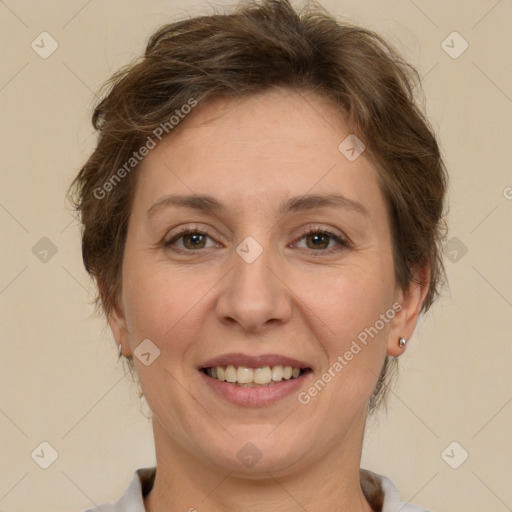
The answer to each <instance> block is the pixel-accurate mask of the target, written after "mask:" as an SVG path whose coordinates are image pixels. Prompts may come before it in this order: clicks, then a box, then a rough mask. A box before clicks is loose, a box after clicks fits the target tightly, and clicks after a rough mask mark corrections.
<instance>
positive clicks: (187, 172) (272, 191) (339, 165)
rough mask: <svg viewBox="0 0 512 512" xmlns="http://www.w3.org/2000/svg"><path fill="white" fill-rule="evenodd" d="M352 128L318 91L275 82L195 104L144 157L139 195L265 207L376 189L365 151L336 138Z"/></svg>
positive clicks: (143, 200)
mask: <svg viewBox="0 0 512 512" xmlns="http://www.w3.org/2000/svg"><path fill="white" fill-rule="evenodd" d="M349 135H351V134H350V131H349V129H348V127H347V125H346V123H345V122H344V119H343V116H342V115H341V113H340V112H339V111H338V109H337V107H336V105H335V104H334V103H333V102H332V101H331V100H329V99H328V98H326V97H324V96H321V95H318V94H316V93H311V92H309V93H307V92H295V91H290V90H286V89H284V90H283V89H276V90H272V91H268V92H265V93H261V94H257V95H252V96H248V97H245V98H242V99H233V98H228V99H226V98H216V99H214V100H210V101H208V102H206V103H204V104H201V105H199V106H197V107H196V108H195V109H194V110H193V111H192V112H191V113H190V114H189V115H188V116H187V117H186V118H185V119H184V120H183V121H181V123H180V125H179V126H178V127H177V128H175V129H174V131H173V132H172V133H171V134H170V135H169V136H167V138H165V139H164V140H163V141H162V142H161V143H160V144H159V145H158V146H157V147H156V148H155V149H153V150H152V151H151V152H150V153H149V155H148V156H146V157H145V159H144V160H143V162H142V164H141V168H140V170H139V172H140V173H141V176H140V177H139V186H138V188H139V190H138V192H137V194H136V202H137V203H142V204H144V205H148V204H150V203H153V202H154V201H155V200H156V199H158V197H160V196H161V195H162V194H163V193H164V192H167V193H181V194H185V193H186V194H208V195H215V196H216V197H218V198H219V199H220V200H221V201H226V202H231V204H235V203H237V204H238V207H239V208H242V207H243V204H244V203H246V202H247V201H249V200H250V201H252V202H253V203H254V204H256V203H258V202H259V203H261V204H262V206H263V205H265V204H268V203H269V202H281V201H282V199H283V197H285V196H289V195H296V194H306V193H308V192H314V193H337V192H339V193H343V194H344V195H346V196H347V197H349V198H352V199H354V200H359V197H360V196H361V195H362V194H363V193H364V192H365V191H366V192H367V193H370V194H372V193H373V194H379V190H378V184H377V174H376V170H375V168H374V167H373V165H372V164H371V162H370V161H369V159H368V158H367V157H366V155H365V154H364V152H363V153H362V154H361V156H360V157H359V158H357V159H356V160H354V161H350V160H349V159H347V158H346V156H345V155H344V154H343V153H341V152H340V150H339V145H340V143H341V142H342V141H343V140H344V139H346V138H347V137H348V136H349Z"/></svg>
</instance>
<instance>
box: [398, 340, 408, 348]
mask: <svg viewBox="0 0 512 512" xmlns="http://www.w3.org/2000/svg"><path fill="white" fill-rule="evenodd" d="M406 343H407V340H406V339H405V338H400V339H399V340H398V346H399V347H400V348H404V347H405V344H406Z"/></svg>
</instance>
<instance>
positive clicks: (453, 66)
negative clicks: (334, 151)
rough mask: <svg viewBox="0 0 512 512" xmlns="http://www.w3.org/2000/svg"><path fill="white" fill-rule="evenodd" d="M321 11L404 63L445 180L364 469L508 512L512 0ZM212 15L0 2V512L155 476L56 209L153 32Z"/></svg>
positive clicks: (511, 489) (143, 430)
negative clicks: (125, 72) (358, 27)
mask: <svg viewBox="0 0 512 512" xmlns="http://www.w3.org/2000/svg"><path fill="white" fill-rule="evenodd" d="M321 3H322V5H323V6H324V7H326V8H327V9H328V10H329V11H331V12H333V13H335V14H336V15H338V16H341V17H343V18H346V19H347V20H349V21H352V22H355V23H360V24H362V25H363V26H366V27H368V28H371V29H374V30H376V31H377V32H379V33H380V34H382V35H384V36H385V37H387V38H388V39H389V40H390V41H391V42H392V43H393V44H395V45H396V46H397V48H398V49H399V50H400V51H401V52H402V53H403V54H404V55H405V56H406V57H407V58H408V59H409V61H410V62H411V63H412V64H414V65H415V66H417V68H418V69H419V71H420V73H421V75H422V76H423V77H424V78H423V85H424V90H425V96H426V105H427V112H428V115H429V116H430V119H431V121H432V124H433V126H434V128H435V131H436V133H437V134H438V135H439V139H440V143H441V146H442V150H443V154H444V156H445V160H446V164H447V167H448V171H449V174H450V178H451V184H450V191H449V194H450V215H449V227H450V233H449V236H448V239H449V242H448V244H447V246H446V251H445V253H446V258H447V260H446V265H447V271H448V277H449V287H447V288H446V290H445V292H444V296H443V298H442V300H440V301H439V302H438V304H437V305H436V306H434V308H433V309H432V310H431V312H429V313H428V315H427V316H426V317H425V318H423V319H422V321H421V324H420V326H419V328H418V329H417V331H416V333H415V335H414V337H413V338H412V340H411V341H410V343H409V344H408V347H407V352H406V354H405V355H404V356H403V357H402V358H401V359H400V367H401V371H400V376H399V379H398V382H397V385H396V387H395V388H394V391H393V393H392V394H391V397H390V402H389V410H388V413H387V414H385V413H383V412H382V413H380V414H379V415H378V416H377V417H376V418H375V419H372V420H370V422H369V423H368V428H367V435H366V441H365V447H364V451H363V461H362V466H363V467H366V468H368V469H371V470H373V471H376V472H378V473H381V474H385V475H387V476H389V477H390V478H391V479H392V480H393V481H394V482H395V483H396V485H397V486H398V489H399V491H400V493H401V495H402V499H404V500H406V501H409V500H410V501H412V502H413V503H416V504H418V505H423V506H425V507H427V508H431V509H433V510H436V511H439V512H441V511H443V512H461V511H462V510H464V511H465V512H491V511H495V512H502V511H506V510H512V486H511V485H510V484H511V475H512V462H511V461H512V443H511V434H510V433H511V431H512V428H511V427H512V421H511V420H512V379H511V363H512V353H511V352H512V350H511V346H512V343H511V341H512V340H511V338H512V270H511V262H512V227H511V224H512V223H511V219H512V173H511V169H512V165H511V164H512V158H511V146H512V139H511V135H512V71H511V48H512V31H511V29H510V27H511V26H512V2H510V0H498V1H496V0H457V1H455V0H452V1H447V0H432V1H426V0H414V1H413V0H366V1H364V2H359V1H356V0H323V1H322V2H321ZM214 5H217V6H220V5H226V2H217V3H215V4H214ZM211 12H212V9H211V7H210V6H209V5H208V2H206V0H205V1H203V0H194V1H190V2H186V3H185V2H177V1H176V0H165V1H164V0H151V1H146V2H142V1H135V0H129V1H126V0H110V1H108V2H107V1H101V0H89V1H86V0H80V1H78V0H73V1H64V0H61V1H56V0H53V1H49V0H47V1H45V2H38V1H27V0H5V1H0V38H1V50H0V51H1V54H2V56H1V69H0V109H1V127H0V130H1V132H0V147H1V156H2V158H1V171H0V173H1V174H0V176H1V182H0V225H1V233H2V241H1V260H0V262H1V266H0V308H1V310H0V311H1V317H0V326H1V327H0V329H1V331H0V332H1V347H2V349H1V355H2V357H1V363H0V365H1V371H0V389H1V396H0V444H1V457H0V460H1V467H0V511H4V512H5V511H7V510H9V511H10V512H33V511H35V510H38V511H48V512H49V511H52V512H71V511H76V512H80V511H81V510H83V509H85V508H88V507H91V506H92V505H93V504H94V503H101V502H104V501H109V500H115V499H117V498H118V497H119V496H120V494H121V493H122V492H123V490H124V489H125V488H126V486H127V485H128V483H129V480H130V478H131V476H132V474H133V471H134V470H135V469H137V468H139V467H144V466H151V465H154V463H155V460H154V447H153V438H152V431H151V426H150V422H149V420H148V419H146V417H145V416H144V413H145V414H147V410H146V408H145V407H144V404H142V405H140V404H139V402H138V401H137V397H136V389H135V387H134V386H133V385H132V384H131V381H130V380H129V376H125V377H124V376H123V374H124V370H123V367H122V365H121V364H118V363H117V350H116V347H115V346H114V343H113V339H112V335H111V333H110V331H109V330H107V329H106V328H105V323H104V321H103V319H102V318H98V317H96V316H94V314H93V313H94V311H93V307H92V306H91V304H90V302H91V293H92V292H93V287H92V284H91V282H90V280H89V278H88V276H87V274H86V272H85V270H84V268H83V266H82V260H81V251H80V238H79V228H78V224H77V223H76V221H74V220H73V217H72V215H71V212H70V208H69V204H68V203H67V202H66V199H65V192H66V189H67V187H68V185H69V183H70V181H71V180H72V178H73V177H74V175H75V174H76V172H77V171H78V169H79V167H80V166H81V165H82V164H83V163H84V162H85V160H86V158H87V157H88V155H89V153H90V151H91V149H92V148H93V146H94V141H95V136H94V134H93V130H92V126H91V124H90V115H91V111H92V110H91V109H92V106H93V102H94V100H95V93H96V92H98V90H99V87H100V85H101V84H102V83H103V82H104V81H105V80H106V79H107V78H108V77H109V76H110V75H111V74H112V73H113V72H114V71H116V70H117V69H118V68H119V67H121V66H122V65H124V64H127V63H129V62H130V61H132V59H134V58H135V57H137V56H139V55H140V54H141V53H142V52H143V50H144V47H145V43H146V41H147V39H148V37H149V35H150V34H151V33H152V32H153V31H154V30H155V29H156V28H157V27H159V26H160V25H162V24H164V23H168V22H171V21H175V20H177V19H182V18H184V17H187V16H188V15H189V14H191V15H196V14H207V13H211ZM42 32H47V33H48V34H49V36H48V35H40V34H41V33H42ZM454 32H456V34H454ZM41 40H43V42H41ZM52 40H54V41H55V42H52ZM33 42H34V43H33ZM32 44H33V45H32ZM55 44H58V47H57V49H56V50H55V51H54V52H53V53H51V55H47V53H49V52H50V51H51V50H52V49H53V47H52V45H55ZM466 45H467V48H466ZM43 57H46V58H43ZM43 442H46V443H49V445H50V446H48V445H41V443H43ZM454 442H455V443H457V444H453V443H454ZM53 450H54V451H55V452H56V453H57V454H58V456H57V458H56V460H55V461H54V462H53V463H52V464H51V465H50V466H49V467H48V468H47V469H43V468H42V467H41V464H43V465H44V463H45V462H46V463H48V462H50V461H51V456H52V454H53ZM42 453H44V457H43V456H42V455H41V454H42ZM466 453H467V455H468V456H467V459H465V457H466ZM38 454H39V457H38ZM43 459H45V460H44V461H43ZM464 459H465V460H464ZM198 501H200V500H198Z"/></svg>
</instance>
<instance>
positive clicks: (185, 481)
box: [144, 419, 372, 512]
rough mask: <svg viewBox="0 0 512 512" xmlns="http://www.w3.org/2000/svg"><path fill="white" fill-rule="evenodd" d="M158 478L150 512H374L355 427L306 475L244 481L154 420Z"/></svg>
mask: <svg viewBox="0 0 512 512" xmlns="http://www.w3.org/2000/svg"><path fill="white" fill-rule="evenodd" d="M153 432H154V435H155V445H156V453H157V472H156V477H155V482H154V485H153V488H152V490H151V492H150V493H149V494H148V495H147V496H146V497H145V498H144V506H145V509H146V511H147V512H173V511H175V510H183V511H189V512H197V511H198V510H200V511H201V512H219V511H225V512H231V511H238V510H244V512H257V511H258V512H259V511H261V510H267V511H270V512H273V511H279V512H288V511H290V512H291V511H294V512H296V511H297V510H298V509H301V510H304V509H305V510H310V511H311V512H317V511H320V510H332V511H336V512H349V511H350V512H372V508H371V507H370V505H369V504H368V502H367V501H366V499H365V497H364V495H363V492H362V490H361V485H360V480H359V465H360V460H361V449H362V442H363V432H364V419H363V423H362V428H361V426H360V425H357V426H356V425H354V427H353V428H352V430H351V432H349V433H347V436H346V439H344V441H343V442H342V443H339V445H337V446H333V447H329V450H328V452H327V453H326V454H325V455H324V456H321V457H319V460H317V461H316V462H315V463H313V464H310V465H308V467H305V468H301V470H300V471H295V472H290V473H281V474H279V475H278V474H272V472H265V474H262V475H259V477H258V478H254V477H253V478H244V477H240V476H236V475H234V474H233V473H230V472H227V471H225V470H223V469H222V468H217V467H215V466H209V465H207V464H205V463H204V461H201V460H199V459H198V458H195V457H194V456H192V455H191V454H190V453H189V452H187V451H185V450H183V449H182V448H181V446H180V445H178V444H177V443H176V442H175V441H174V440H173V439H172V438H171V437H170V436H169V435H168V434H167V433H166V432H165V430H164V429H163V428H162V426H161V425H160V423H159V422H158V421H157V420H155V419H153Z"/></svg>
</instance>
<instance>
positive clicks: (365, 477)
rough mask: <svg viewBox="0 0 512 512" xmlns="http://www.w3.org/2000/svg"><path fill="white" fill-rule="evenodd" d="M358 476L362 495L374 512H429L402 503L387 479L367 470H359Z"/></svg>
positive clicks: (391, 483)
mask: <svg viewBox="0 0 512 512" xmlns="http://www.w3.org/2000/svg"><path fill="white" fill-rule="evenodd" d="M359 474H360V480H361V489H362V490H363V494H364V495H365V497H366V499H367V500H368V502H369V503H370V504H371V506H372V507H373V508H374V509H375V510H380V511H381V512H397V511H400V512H430V511H429V510H427V509H426V508H421V507H417V506H416V505H411V504H410V503H405V502H403V501H402V500H401V499H400V494H399V492H398V489H397V488H396V486H395V484H394V483H393V482H392V481H391V480H390V479H389V478H388V477H386V476H383V475H379V474H378V473H374V472H372V471H368V470H367V469H361V470H360V472H359Z"/></svg>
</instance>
